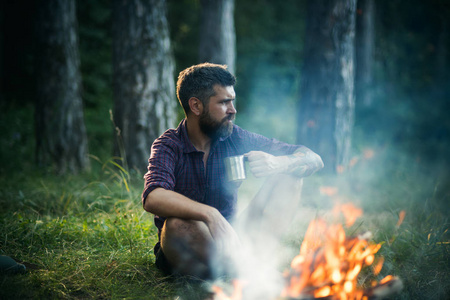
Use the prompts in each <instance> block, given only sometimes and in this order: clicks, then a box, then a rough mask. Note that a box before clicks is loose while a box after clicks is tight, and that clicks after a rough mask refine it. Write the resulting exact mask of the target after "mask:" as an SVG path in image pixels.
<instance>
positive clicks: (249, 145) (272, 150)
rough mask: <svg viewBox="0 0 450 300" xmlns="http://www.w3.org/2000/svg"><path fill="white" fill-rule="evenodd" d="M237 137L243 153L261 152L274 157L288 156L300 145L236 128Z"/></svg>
mask: <svg viewBox="0 0 450 300" xmlns="http://www.w3.org/2000/svg"><path fill="white" fill-rule="evenodd" d="M237 136H238V138H239V139H241V144H242V145H243V152H244V153H247V152H249V151H263V152H266V153H269V154H272V155H275V156H280V155H289V154H292V153H294V152H295V151H296V150H297V149H298V148H300V147H302V145H292V144H288V143H284V142H281V141H279V140H277V139H273V138H267V137H265V136H263V135H260V134H257V133H254V132H250V131H247V130H244V129H242V128H239V127H238V128H237Z"/></svg>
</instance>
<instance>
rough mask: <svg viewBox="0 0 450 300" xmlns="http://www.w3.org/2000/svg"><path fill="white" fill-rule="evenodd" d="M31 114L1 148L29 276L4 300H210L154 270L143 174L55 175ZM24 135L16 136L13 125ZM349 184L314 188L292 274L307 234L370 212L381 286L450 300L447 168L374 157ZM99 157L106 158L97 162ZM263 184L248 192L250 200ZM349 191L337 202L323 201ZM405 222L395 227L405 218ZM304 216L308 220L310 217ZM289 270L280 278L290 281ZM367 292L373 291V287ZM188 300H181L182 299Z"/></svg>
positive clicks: (1, 170) (7, 222)
mask: <svg viewBox="0 0 450 300" xmlns="http://www.w3.org/2000/svg"><path fill="white" fill-rule="evenodd" d="M29 112H30V108H26V109H25V110H24V111H21V112H19V113H17V114H9V113H8V111H7V113H6V114H3V116H2V118H1V121H0V125H2V130H0V132H1V138H0V145H1V146H2V147H1V150H0V153H1V154H2V156H1V166H0V182H1V188H0V255H7V256H10V257H13V258H14V259H16V260H17V261H20V262H25V263H26V264H27V266H28V269H27V272H26V273H25V274H17V275H7V274H0V299H117V298H124V299H176V298H177V297H178V296H182V297H181V298H182V299H202V298H204V296H205V290H204V289H203V288H202V283H200V282H197V283H196V282H191V281H188V280H173V279H170V278H166V277H164V276H163V275H162V274H161V273H160V272H159V271H158V270H157V269H156V267H155V266H154V255H153V251H152V248H153V245H154V243H155V242H156V241H157V232H156V228H155V227H154V225H153V218H152V216H151V215H150V214H148V213H146V212H144V210H143V209H142V206H141V199H140V194H141V191H142V188H143V179H142V174H138V173H128V172H127V170H124V169H122V168H121V167H120V164H119V162H120V160H119V159H117V158H111V159H105V158H98V157H96V156H91V162H92V170H91V171H90V172H87V173H84V174H79V175H65V176H55V175H52V174H49V173H47V172H45V171H40V170H36V168H35V167H34V166H33V163H32V162H33V160H32V153H33V147H32V142H31V141H32V129H31V128H32V126H31V125H30V119H29V118H26V117H25V116H26V115H29ZM8 124H13V126H8ZM375 153H376V155H375V157H374V158H373V159H364V158H363V155H362V154H361V155H360V156H359V158H360V160H359V162H358V163H357V164H356V165H355V166H354V167H353V168H351V169H350V170H348V171H347V172H346V173H344V174H342V175H341V176H323V175H321V174H320V173H319V174H317V175H314V176H313V177H312V178H308V179H306V180H305V185H304V191H303V199H304V203H303V208H302V210H301V211H299V218H298V219H297V223H296V224H295V226H293V228H292V233H289V234H288V236H287V237H286V239H285V245H286V248H287V249H289V250H286V251H285V253H288V252H289V253H290V254H291V257H286V265H285V266H287V265H288V264H289V261H290V259H291V258H292V257H293V256H294V255H295V254H296V253H297V252H298V249H299V247H300V244H301V241H302V238H303V235H304V233H305V230H306V226H307V225H308V222H309V220H310V219H311V218H313V217H314V216H315V215H321V214H326V213H327V211H328V210H329V209H331V207H332V206H333V203H334V201H335V200H339V201H341V202H344V201H352V202H354V203H356V204H357V205H359V206H360V207H362V208H363V209H364V212H365V214H364V216H363V217H362V218H361V219H360V220H358V221H357V223H356V224H355V227H354V228H352V229H351V231H350V232H349V233H350V234H356V233H358V232H360V231H361V232H362V231H365V230H370V231H371V232H372V233H373V236H374V241H375V242H377V243H382V244H383V246H382V247H381V250H380V252H379V255H380V256H383V257H384V258H385V263H384V267H383V269H382V272H381V274H380V275H379V277H380V278H378V279H381V277H384V276H386V275H388V274H393V275H397V276H399V277H400V278H401V279H402V280H403V282H404V289H403V291H402V292H401V293H400V294H398V295H396V296H395V297H393V298H392V299H446V298H447V297H448V295H450V244H449V242H450V233H449V227H450V225H449V219H448V216H449V214H450V211H449V210H450V209H449V202H448V199H449V195H450V184H449V179H448V178H450V177H449V176H448V171H447V170H445V168H432V169H430V168H428V167H429V166H428V165H426V164H420V163H418V162H417V161H415V160H411V159H409V158H407V157H403V156H399V155H398V153H395V151H392V149H391V150H389V149H384V150H383V149H382V150H377V149H375ZM96 155H97V153H96ZM260 184H261V181H258V180H255V179H254V178H251V176H250V179H249V180H248V181H247V182H245V183H244V184H243V186H242V191H241V192H240V195H241V196H242V198H243V199H242V200H244V202H245V200H248V198H249V197H251V196H252V195H253V194H254V192H255V191H254V189H255V187H257V186H259V185H260ZM321 186H335V187H338V189H339V192H338V194H337V195H336V196H333V197H329V196H325V195H322V194H320V193H319V190H320V187H321ZM401 210H405V211H406V218H405V221H404V222H403V224H402V225H401V226H399V227H397V226H396V222H397V219H398V213H399V212H400V211H401ZM302 213H303V214H302ZM285 266H281V267H280V271H282V269H283V268H284V267H285ZM363 283H364V282H363ZM181 298H180V299H181Z"/></svg>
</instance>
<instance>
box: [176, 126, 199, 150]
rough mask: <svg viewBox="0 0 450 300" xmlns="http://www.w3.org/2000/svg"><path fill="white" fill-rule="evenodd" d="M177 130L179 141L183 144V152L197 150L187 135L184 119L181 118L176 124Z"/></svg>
mask: <svg viewBox="0 0 450 300" xmlns="http://www.w3.org/2000/svg"><path fill="white" fill-rule="evenodd" d="M178 131H179V132H180V133H181V141H182V143H183V146H184V147H183V152H184V153H192V152H198V150H197V149H195V147H194V145H192V143H191V141H190V140H189V136H188V133H187V126H186V119H183V120H182V121H181V122H180V125H178Z"/></svg>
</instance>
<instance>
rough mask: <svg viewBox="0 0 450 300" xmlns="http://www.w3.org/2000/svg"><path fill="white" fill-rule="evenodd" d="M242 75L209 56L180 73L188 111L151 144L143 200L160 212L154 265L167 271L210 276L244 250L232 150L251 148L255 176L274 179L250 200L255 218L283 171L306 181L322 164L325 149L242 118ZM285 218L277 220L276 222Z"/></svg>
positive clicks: (181, 97)
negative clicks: (270, 133)
mask: <svg viewBox="0 0 450 300" xmlns="http://www.w3.org/2000/svg"><path fill="white" fill-rule="evenodd" d="M235 82H236V80H235V77H234V76H233V75H232V74H231V73H229V72H228V70H227V69H226V66H223V65H217V64H210V63H204V64H199V65H195V66H192V67H189V68H187V69H185V70H184V71H182V72H180V75H179V77H178V81H177V97H178V100H179V101H180V104H181V105H182V107H183V109H184V112H185V116H186V117H185V119H184V120H182V121H181V123H180V124H179V126H178V128H176V129H169V130H167V131H166V132H165V133H164V134H163V135H161V136H160V137H159V138H158V139H156V140H155V141H154V143H153V145H152V149H151V155H150V158H149V165H148V172H147V173H146V174H145V176H144V178H145V188H144V192H143V194H142V201H143V206H144V209H145V210H146V211H148V212H150V213H152V214H154V215H155V225H156V227H157V228H158V237H159V241H158V243H157V244H156V245H155V247H154V252H155V256H156V259H155V264H156V266H157V267H158V268H159V269H161V270H162V271H163V272H165V273H166V274H183V275H193V276H197V277H200V278H211V277H213V276H214V275H216V274H215V273H214V270H217V269H218V268H216V267H213V266H217V265H218V264H220V263H221V262H223V258H224V257H229V256H230V253H232V252H236V251H239V247H240V242H239V237H238V235H237V234H236V231H235V229H234V228H233V227H232V225H231V224H230V222H231V220H232V218H233V217H234V216H235V213H236V203H237V191H238V188H239V185H240V183H236V182H229V181H227V180H226V176H225V166H224V158H225V157H229V156H235V155H245V156H246V157H247V159H248V166H249V168H250V170H251V172H252V173H253V174H254V175H255V176H256V177H269V178H270V179H269V181H268V183H267V184H265V185H264V189H265V190H264V191H263V192H260V193H258V195H259V196H258V197H255V199H254V201H253V202H254V205H253V206H252V203H253V202H252V203H250V205H249V208H248V214H247V215H252V216H256V217H258V215H259V212H262V211H263V209H264V206H266V205H267V204H268V202H270V201H272V200H271V199H268V197H265V196H266V195H268V194H270V187H272V186H273V185H274V184H275V183H276V182H278V183H279V182H280V180H276V178H280V176H286V175H281V174H287V176H289V177H290V178H293V180H294V181H301V179H302V178H303V177H305V176H309V175H311V174H312V173H314V172H316V171H317V170H319V169H321V168H323V162H322V160H321V158H320V156H319V155H317V154H315V153H314V152H312V151H311V150H310V149H308V148H306V147H305V146H301V145H289V144H286V143H282V142H280V141H277V140H275V139H269V138H266V137H264V136H261V135H258V134H256V133H251V132H249V131H246V130H244V129H242V128H240V127H239V126H237V125H235V124H234V123H233V121H234V119H235V115H236V109H235V107H234V100H235V98H236V94H235V91H234V85H235ZM283 182H284V184H285V185H286V180H284V179H283ZM288 185H290V184H288ZM283 189H284V188H283ZM261 195H263V197H261ZM261 199H263V200H261ZM255 203H256V204H255ZM274 207H275V211H276V207H277V204H276V203H275V205H274ZM259 217H261V215H259ZM280 218H283V216H280ZM279 225H280V224H278V221H276V220H275V221H274V224H272V226H273V227H279ZM219 269H220V268H219Z"/></svg>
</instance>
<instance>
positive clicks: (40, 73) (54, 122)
mask: <svg viewBox="0 0 450 300" xmlns="http://www.w3.org/2000/svg"><path fill="white" fill-rule="evenodd" d="M36 21H37V22H36V26H35V29H36V51H37V52H36V54H37V55H36V83H37V86H36V108H35V130H36V159H37V162H38V164H39V165H40V166H44V167H46V166H53V167H55V168H56V170H57V172H59V173H65V172H77V171H80V170H83V169H86V168H88V167H89V159H88V157H87V136H86V129H85V126H84V117H83V104H82V99H81V94H80V90H81V85H80V82H81V75H80V59H79V53H78V36H77V21H76V15H75V1H74V0H48V1H39V2H38V5H37V14H36Z"/></svg>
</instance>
